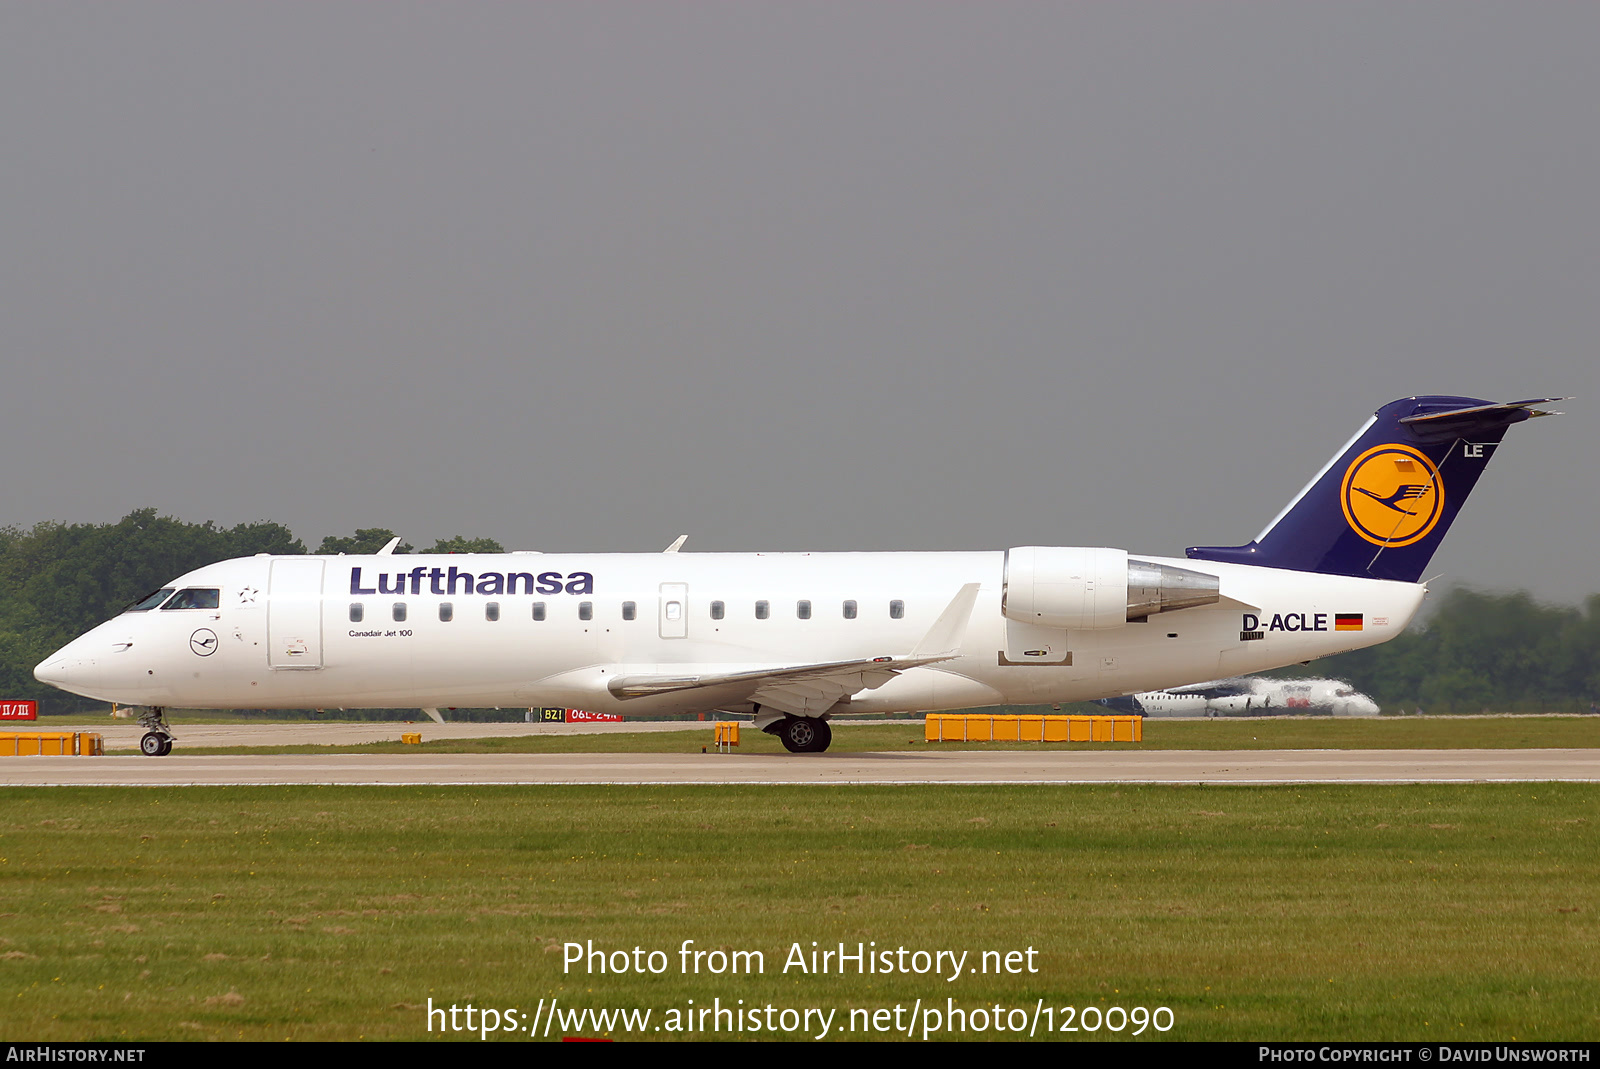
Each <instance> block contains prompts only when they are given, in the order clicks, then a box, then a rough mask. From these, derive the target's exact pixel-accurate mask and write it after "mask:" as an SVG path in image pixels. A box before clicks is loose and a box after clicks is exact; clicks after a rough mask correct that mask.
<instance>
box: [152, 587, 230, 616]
mask: <svg viewBox="0 0 1600 1069" xmlns="http://www.w3.org/2000/svg"><path fill="white" fill-rule="evenodd" d="M221 603H222V591H221V590H219V589H217V588H216V587H214V586H191V587H187V588H185V589H183V590H180V591H178V592H177V593H176V594H174V595H173V597H172V600H171V601H169V602H167V603H166V604H165V605H163V606H162V607H161V611H162V612H166V611H167V610H168V609H215V608H216V607H217V606H218V605H220V604H221Z"/></svg>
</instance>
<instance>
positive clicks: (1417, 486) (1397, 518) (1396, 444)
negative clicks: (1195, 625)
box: [1187, 396, 1562, 583]
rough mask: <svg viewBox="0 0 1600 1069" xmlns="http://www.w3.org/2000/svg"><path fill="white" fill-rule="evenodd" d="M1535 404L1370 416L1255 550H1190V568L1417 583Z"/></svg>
mask: <svg viewBox="0 0 1600 1069" xmlns="http://www.w3.org/2000/svg"><path fill="white" fill-rule="evenodd" d="M1559 400H1562V398H1559V397H1542V398H1537V399H1535V400H1531V401H1511V402H1507V403H1505V404H1496V403H1494V402H1492V401H1480V400H1478V399H1476V398H1472V397H1437V396H1426V397H1405V398H1402V399H1400V400H1398V401H1391V402H1390V403H1389V404H1386V405H1384V406H1383V407H1382V408H1380V409H1378V411H1377V413H1376V414H1375V415H1374V416H1373V417H1372V419H1371V420H1369V421H1368V422H1367V424H1366V426H1364V427H1362V428H1361V429H1360V430H1359V431H1357V432H1356V435H1355V437H1354V438H1352V439H1350V441H1349V443H1348V444H1346V445H1345V447H1344V449H1343V450H1342V451H1340V452H1339V453H1338V454H1337V455H1335V456H1334V458H1333V459H1332V460H1330V461H1328V463H1327V466H1326V467H1324V468H1323V469H1322V470H1321V471H1320V472H1318V473H1317V475H1316V476H1315V477H1314V478H1313V479H1312V480H1311V482H1309V483H1308V484H1306V488H1305V489H1304V490H1301V491H1300V495H1299V496H1298V497H1296V498H1295V499H1294V500H1293V501H1291V502H1289V504H1288V506H1286V507H1285V508H1284V510H1283V511H1282V512H1280V513H1279V514H1278V516H1277V518H1276V519H1274V520H1273V521H1272V522H1271V523H1270V524H1268V525H1267V529H1266V530H1264V531H1262V532H1261V533H1260V534H1259V535H1257V536H1256V539H1255V541H1253V542H1251V543H1250V544H1248V545H1244V546H1194V547H1191V548H1190V549H1189V550H1188V551H1187V552H1188V555H1189V556H1190V557H1192V558H1194V559H1195V560H1211V561H1229V562H1233V563H1236V564H1254V565H1257V566H1260V567H1265V568H1289V569H1293V570H1295V571H1303V572H1326V573H1329V574H1332V575H1354V576H1360V577H1362V578H1370V579H1398V580H1401V581H1403V582H1407V583H1414V582H1416V581H1417V580H1418V579H1420V578H1421V577H1422V571H1423V569H1424V568H1426V567H1427V566H1428V561H1429V559H1430V558H1431V557H1432V556H1433V552H1434V550H1436V549H1437V548H1439V542H1440V541H1441V540H1442V539H1443V538H1444V534H1445V532H1446V531H1448V530H1449V529H1450V524H1451V522H1452V521H1454V520H1455V518H1456V513H1457V512H1459V511H1460V510H1461V506H1462V505H1463V504H1465V503H1466V500H1467V495H1468V494H1470V493H1471V492H1472V488H1473V487H1474V486H1476V485H1477V483H1478V476H1479V475H1481V474H1483V469H1484V466H1485V465H1487V464H1488V463H1489V458H1490V457H1492V456H1493V455H1494V451H1495V448H1496V447H1497V446H1499V444H1500V439H1501V438H1502V437H1503V436H1504V435H1505V433H1506V428H1507V427H1509V426H1511V425H1512V424H1513V423H1521V422H1522V421H1523V420H1526V419H1529V418H1531V417H1533V416H1549V415H1554V414H1555V413H1551V412H1543V411H1539V410H1538V409H1535V408H1533V407H1532V406H1533V405H1540V404H1544V403H1546V402H1547V401H1559Z"/></svg>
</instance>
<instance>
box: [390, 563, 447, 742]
mask: <svg viewBox="0 0 1600 1069" xmlns="http://www.w3.org/2000/svg"><path fill="white" fill-rule="evenodd" d="M396 541H398V539H397V540H396ZM422 711H423V712H425V713H427V714H428V715H429V716H430V717H432V718H433V721H434V723H436V724H442V723H444V717H442V716H440V715H439V710H437V709H424V710H422Z"/></svg>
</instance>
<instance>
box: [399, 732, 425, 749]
mask: <svg viewBox="0 0 1600 1069" xmlns="http://www.w3.org/2000/svg"><path fill="white" fill-rule="evenodd" d="M400 741H401V742H403V743H405V744H406V745H407V746H421V745H422V732H420V731H402V732H401V733H400Z"/></svg>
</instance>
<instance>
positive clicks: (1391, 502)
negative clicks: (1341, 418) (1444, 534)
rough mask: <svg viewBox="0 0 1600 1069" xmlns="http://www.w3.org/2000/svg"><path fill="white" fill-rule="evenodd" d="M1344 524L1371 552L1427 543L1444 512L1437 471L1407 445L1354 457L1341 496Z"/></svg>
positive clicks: (1347, 471) (1421, 454)
mask: <svg viewBox="0 0 1600 1069" xmlns="http://www.w3.org/2000/svg"><path fill="white" fill-rule="evenodd" d="M1339 504H1340V505H1341V506H1342V507H1343V508H1344V518H1345V522H1346V523H1348V524H1349V525H1350V529H1351V530H1353V531H1355V533H1356V534H1358V535H1360V536H1361V537H1362V538H1365V539H1366V540H1367V541H1368V542H1371V543H1372V544H1373V545H1375V546H1390V547H1396V546H1409V545H1411V544H1412V543H1413V542H1417V541H1420V540H1421V539H1423V538H1425V537H1427V534H1428V532H1429V531H1431V530H1433V528H1434V525H1435V524H1437V523H1438V522H1439V516H1440V514H1441V513H1443V511H1444V480H1442V479H1441V478H1439V469H1438V468H1437V467H1435V466H1434V463H1433V461H1431V460H1429V459H1428V458H1427V456H1425V455H1424V454H1423V453H1421V452H1420V451H1418V450H1416V449H1413V448H1411V447H1410V446H1408V445H1379V446H1374V447H1373V448H1371V449H1369V450H1367V451H1366V452H1365V453H1362V454H1361V455H1360V456H1359V457H1356V459H1355V460H1354V462H1352V463H1351V465H1350V467H1349V468H1348V469H1346V470H1345V473H1344V485H1343V486H1342V487H1341V488H1340V491H1339Z"/></svg>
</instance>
